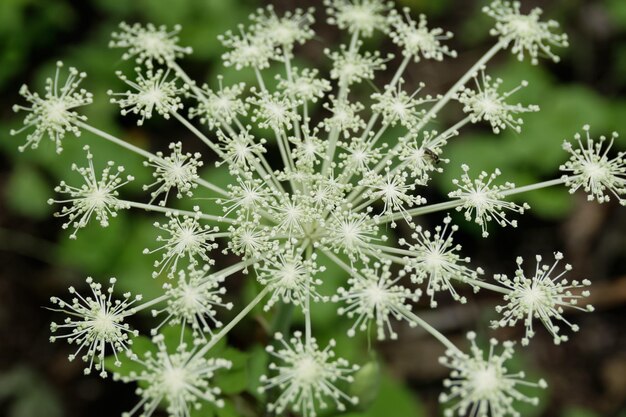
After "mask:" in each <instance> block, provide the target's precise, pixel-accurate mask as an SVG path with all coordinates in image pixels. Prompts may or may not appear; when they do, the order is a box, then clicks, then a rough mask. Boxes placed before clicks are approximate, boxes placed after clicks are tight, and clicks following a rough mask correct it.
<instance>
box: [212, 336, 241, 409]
mask: <svg viewBox="0 0 626 417" xmlns="http://www.w3.org/2000/svg"><path fill="white" fill-rule="evenodd" d="M219 357H220V358H223V359H227V360H229V361H231V362H232V367H231V369H230V370H224V371H221V372H219V373H216V374H215V379H214V381H215V385H216V386H217V387H219V388H220V389H221V390H222V392H223V393H224V394H238V393H240V392H243V391H244V390H245V389H246V388H247V386H248V367H247V362H248V359H249V355H248V354H246V353H244V352H241V351H239V350H237V349H234V348H227V349H225V350H224V351H223V352H221V353H220V354H219ZM218 414H219V412H218Z"/></svg>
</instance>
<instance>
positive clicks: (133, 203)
mask: <svg viewBox="0 0 626 417" xmlns="http://www.w3.org/2000/svg"><path fill="white" fill-rule="evenodd" d="M120 202H121V203H123V204H127V205H128V206H130V207H134V208H139V209H144V210H148V211H157V212H160V213H173V214H175V215H177V216H191V217H196V216H197V217H198V218H200V219H204V220H211V221H214V222H220V223H229V224H230V223H234V222H235V221H234V220H233V219H229V218H227V217H221V216H212V215H210V214H204V213H199V212H196V211H189V210H179V209H174V208H170V207H161V206H155V205H154V204H145V203H139V202H136V201H129V200H121V201H120Z"/></svg>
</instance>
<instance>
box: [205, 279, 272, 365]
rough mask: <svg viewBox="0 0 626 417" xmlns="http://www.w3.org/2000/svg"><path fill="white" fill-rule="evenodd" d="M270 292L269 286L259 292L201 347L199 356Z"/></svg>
mask: <svg viewBox="0 0 626 417" xmlns="http://www.w3.org/2000/svg"><path fill="white" fill-rule="evenodd" d="M268 292H269V287H265V288H263V290H262V291H261V292H260V293H258V294H257V296H256V297H254V300H252V301H251V302H250V304H248V305H247V306H246V307H245V308H244V309H243V310H241V311H240V312H239V314H237V315H236V316H235V318H234V319H232V320H231V321H230V323H228V324H227V325H226V326H224V327H222V329H221V330H220V331H219V332H218V333H216V334H215V336H213V337H212V338H211V340H209V343H207V344H206V345H204V346H203V347H202V349H200V350H199V351H198V352H197V353H196V355H197V356H199V357H202V356H204V355H205V354H206V353H207V352H208V351H209V350H210V349H211V348H212V347H213V346H215V345H216V344H217V342H219V341H220V340H221V339H222V338H223V337H224V336H226V335H227V334H228V332H230V331H231V330H232V329H233V327H235V326H236V325H237V323H239V322H240V321H241V320H243V318H244V317H246V316H247V315H248V313H250V311H252V309H253V308H254V307H255V306H256V305H257V304H259V302H260V301H261V300H262V299H263V297H265V295H266V294H267V293H268Z"/></svg>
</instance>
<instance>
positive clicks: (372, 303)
mask: <svg viewBox="0 0 626 417" xmlns="http://www.w3.org/2000/svg"><path fill="white" fill-rule="evenodd" d="M390 266H391V262H390V261H383V262H375V263H374V265H373V267H366V268H362V269H361V270H360V273H359V274H357V275H355V276H353V277H351V278H350V279H348V284H349V285H350V287H349V288H348V289H344V288H339V290H338V291H337V295H335V296H333V299H332V301H333V302H342V303H345V304H346V306H345V307H340V308H339V309H338V310H337V313H338V314H339V315H340V316H343V315H345V316H346V317H348V318H349V319H354V324H353V325H352V327H350V329H349V330H348V336H354V335H355V333H356V330H359V331H366V330H367V329H369V328H370V325H371V324H372V322H373V324H374V325H375V326H376V336H377V338H378V340H385V339H386V338H387V335H389V337H390V338H391V339H397V338H398V334H397V333H396V332H395V331H394V330H393V328H392V327H391V318H395V319H397V320H403V319H404V320H407V321H408V322H409V324H410V325H414V323H413V322H412V320H411V317H410V316H408V315H407V313H406V312H407V311H410V310H411V305H410V304H409V302H410V301H413V302H416V301H418V300H419V297H420V295H421V291H420V290H419V289H418V290H411V289H409V288H406V287H404V286H402V285H401V284H400V283H399V281H400V280H401V279H402V278H403V277H404V275H405V274H404V271H401V273H400V274H398V276H397V277H392V273H391V271H390V270H389V268H390Z"/></svg>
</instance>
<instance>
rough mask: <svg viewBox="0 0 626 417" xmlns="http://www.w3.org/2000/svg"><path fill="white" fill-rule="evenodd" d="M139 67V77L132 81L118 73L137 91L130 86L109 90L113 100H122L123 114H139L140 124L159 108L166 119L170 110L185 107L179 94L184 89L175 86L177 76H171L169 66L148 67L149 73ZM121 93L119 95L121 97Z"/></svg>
mask: <svg viewBox="0 0 626 417" xmlns="http://www.w3.org/2000/svg"><path fill="white" fill-rule="evenodd" d="M136 71H137V74H138V75H137V81H131V80H129V79H128V77H126V76H125V75H124V74H122V72H121V71H118V72H117V73H116V74H117V76H118V77H119V78H120V79H121V80H122V81H124V82H125V83H126V84H128V85H129V86H130V87H131V88H132V89H133V90H134V91H131V90H127V91H125V92H123V93H114V92H113V91H111V90H109V91H108V94H109V95H110V96H112V97H111V103H115V104H119V106H120V107H121V109H122V110H121V114H122V116H124V115H126V114H127V113H133V114H137V115H139V116H140V118H139V119H137V126H141V125H143V122H144V121H145V120H146V119H150V118H152V112H154V111H156V112H157V113H158V114H160V115H161V116H163V118H165V119H169V117H170V113H172V112H175V111H177V110H178V109H182V107H183V105H182V104H181V99H180V97H179V95H180V93H181V92H182V91H183V90H182V89H180V88H178V87H176V78H174V79H172V80H168V79H167V78H168V76H169V70H167V71H163V70H162V69H158V70H156V71H152V69H148V70H146V75H145V76H144V75H143V74H142V70H141V69H140V68H137V69H136ZM118 97H120V98H118Z"/></svg>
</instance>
